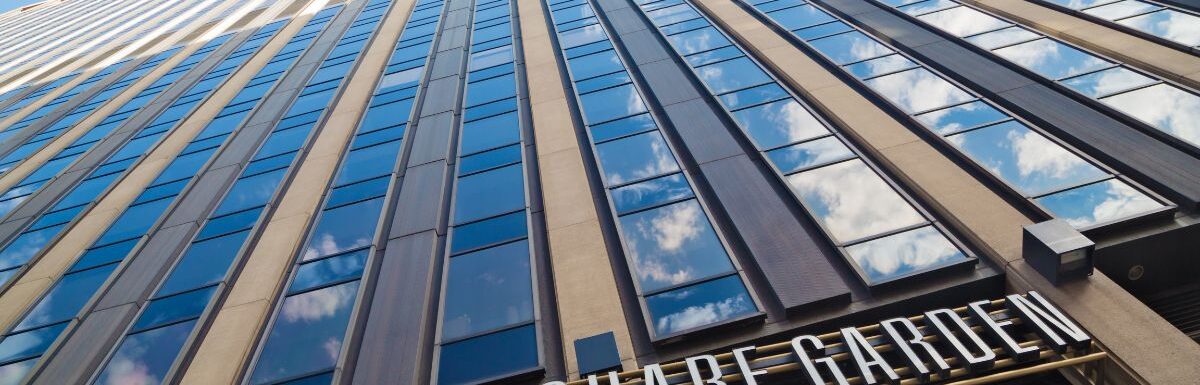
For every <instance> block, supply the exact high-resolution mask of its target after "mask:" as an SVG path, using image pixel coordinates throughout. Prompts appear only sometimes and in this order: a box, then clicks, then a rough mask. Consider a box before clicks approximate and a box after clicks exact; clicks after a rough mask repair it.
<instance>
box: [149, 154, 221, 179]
mask: <svg viewBox="0 0 1200 385" xmlns="http://www.w3.org/2000/svg"><path fill="white" fill-rule="evenodd" d="M209 155H212V154H211V152H209V151H201V152H193V153H191V154H187V155H180V156H179V157H177V158H175V160H173V161H171V165H169V166H167V168H165V169H163V171H162V173H160V174H158V178H155V179H154V182H155V183H156V184H157V183H161V182H166V181H173V180H179V179H183V178H190V177H192V176H195V175H196V172H197V171H199V170H200V167H202V166H204V163H206V162H208V158H209Z"/></svg>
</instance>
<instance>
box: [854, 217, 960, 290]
mask: <svg viewBox="0 0 1200 385" xmlns="http://www.w3.org/2000/svg"><path fill="white" fill-rule="evenodd" d="M847 250H848V251H849V252H850V255H851V257H852V258H853V259H854V261H855V262H857V263H858V265H859V266H861V267H862V269H863V270H864V271H865V272H866V273H867V275H868V276H870V277H871V278H872V279H875V280H879V279H885V278H888V277H891V276H894V275H900V274H906V273H908V272H912V271H918V270H922V269H924V268H926V267H930V266H936V265H940V264H942V263H944V262H945V261H947V260H949V259H951V258H955V257H959V256H961V254H960V251H959V250H958V249H957V248H955V247H954V245H953V244H951V243H950V242H949V241H948V240H946V238H945V237H944V236H942V234H941V233H940V232H938V231H937V230H934V229H933V228H932V227H925V228H921V229H917V230H911V231H907V232H903V233H900V234H895V235H891V236H888V237H885V238H880V239H877V240H874V241H870V242H867V243H862V244H858V245H854V246H850V247H849V248H847Z"/></svg>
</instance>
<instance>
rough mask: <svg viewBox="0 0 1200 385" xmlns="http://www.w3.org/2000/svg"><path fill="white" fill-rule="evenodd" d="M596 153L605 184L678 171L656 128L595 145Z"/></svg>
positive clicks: (669, 150)
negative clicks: (654, 130) (655, 130)
mask: <svg viewBox="0 0 1200 385" xmlns="http://www.w3.org/2000/svg"><path fill="white" fill-rule="evenodd" d="M596 157H597V158H599V160H600V166H601V168H602V169H603V170H604V179H605V180H606V181H607V184H608V185H610V186H611V185H617V184H621V183H625V182H629V181H633V180H639V179H644V178H648V177H652V176H657V175H662V174H666V173H671V172H675V171H679V165H678V164H677V163H675V158H674V156H673V155H672V154H671V149H670V148H668V147H667V142H666V141H664V140H663V138H662V135H660V134H659V133H658V132H647V133H644V134H638V135H634V136H629V137H625V138H621V139H618V140H614V141H611V142H604V143H601V144H598V145H596Z"/></svg>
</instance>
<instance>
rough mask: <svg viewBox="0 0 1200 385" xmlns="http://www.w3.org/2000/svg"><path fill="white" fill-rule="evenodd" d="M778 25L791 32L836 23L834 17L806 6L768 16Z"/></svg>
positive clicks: (775, 12)
mask: <svg viewBox="0 0 1200 385" xmlns="http://www.w3.org/2000/svg"><path fill="white" fill-rule="evenodd" d="M767 15H768V16H770V17H771V19H772V20H775V22H776V23H779V25H780V26H783V28H787V29H789V30H793V29H799V28H804V27H809V26H813V25H817V24H821V23H827V22H830V21H834V20H835V19H834V18H833V16H829V14H828V13H825V11H822V10H820V9H817V8H816V7H814V6H812V5H809V4H805V5H801V6H799V7H793V8H788V9H784V10H779V11H774V12H770V13H768V14H767Z"/></svg>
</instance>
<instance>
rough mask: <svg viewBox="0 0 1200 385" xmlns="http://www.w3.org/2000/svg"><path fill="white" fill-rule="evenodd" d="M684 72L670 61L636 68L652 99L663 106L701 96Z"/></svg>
mask: <svg viewBox="0 0 1200 385" xmlns="http://www.w3.org/2000/svg"><path fill="white" fill-rule="evenodd" d="M686 70H687V69H685V68H683V67H680V66H679V64H678V63H676V62H675V61H672V60H660V61H656V62H653V63H649V64H645V65H642V66H640V67H639V68H638V71H641V73H642V74H643V77H644V78H646V84H647V85H649V86H650V91H651V92H653V93H654V98H655V99H658V102H659V103H661V104H662V105H664V106H669V105H672V104H675V103H679V102H684V101H688V100H693V99H699V98H700V97H701V96H702V95H703V94H702V93H701V90H699V89H697V88H696V86H695V85H693V84H692V82H691V80H690V79H689V78H688V75H687V74H685V73H684V71H686Z"/></svg>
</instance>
